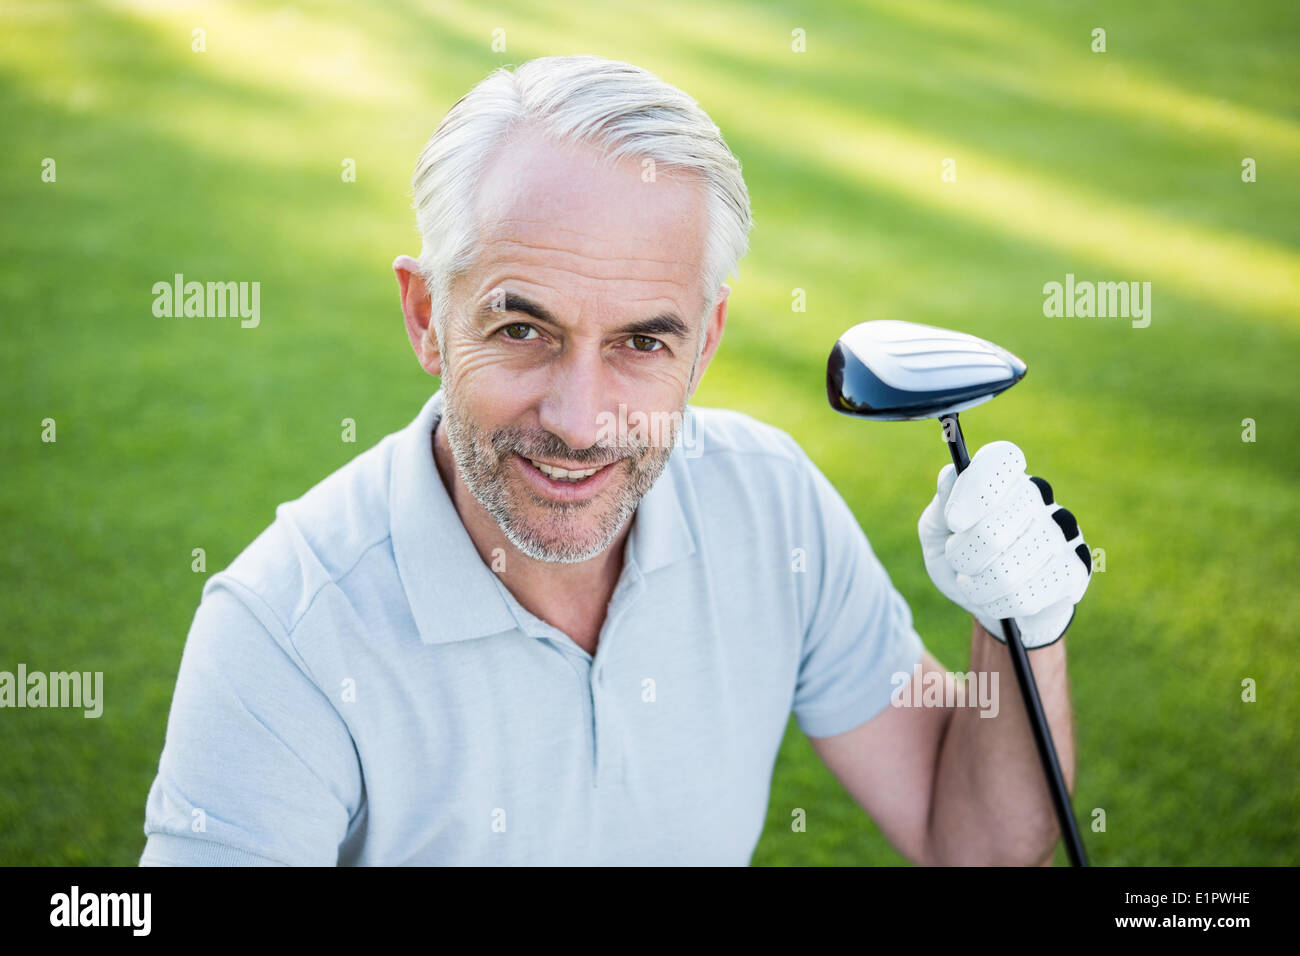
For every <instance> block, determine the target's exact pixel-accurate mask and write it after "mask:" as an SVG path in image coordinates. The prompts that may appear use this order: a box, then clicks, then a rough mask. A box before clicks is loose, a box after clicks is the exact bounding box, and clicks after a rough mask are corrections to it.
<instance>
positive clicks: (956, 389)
mask: <svg viewBox="0 0 1300 956" xmlns="http://www.w3.org/2000/svg"><path fill="white" fill-rule="evenodd" d="M1025 370H1026V369H1025V363H1024V362H1022V361H1021V360H1020V359H1018V358H1016V356H1014V355H1012V354H1011V353H1010V352H1008V351H1007V350H1006V349H1003V348H999V347H998V346H996V345H994V344H993V343H992V342H986V341H984V340H983V339H979V338H976V337H975V336H973V335H967V334H966V333H964V332H952V331H949V330H948V329H940V328H935V327H934V326H930V325H920V324H918V323H915V322H899V321H893V320H880V321H875V322H862V323H860V324H858V325H855V326H853V328H851V329H849V330H848V331H847V332H845V333H844V334H843V335H842V336H840V339H839V341H838V342H836V343H835V347H834V348H833V349H832V350H831V355H830V359H829V360H828V362H827V366H826V394H827V398H828V399H829V400H830V403H831V407H832V408H834V409H835V410H836V411H837V412H840V413H841V414H844V415H851V416H853V417H855V418H867V419H872V420H875V421H885V422H894V421H912V420H916V419H921V418H937V419H939V421H940V423H941V424H942V425H943V436H944V441H945V442H947V444H948V450H949V451H950V452H951V454H952V461H953V465H954V466H955V467H956V469H957V471H958V473H960V472H962V471H964V470H965V469H966V466H967V465H969V464H970V455H969V454H968V453H967V451H966V440H965V438H964V437H963V435H962V432H961V425H960V423H959V422H958V421H957V413H958V412H961V411H965V410H966V409H968V408H973V407H974V406H976V405H979V404H981V403H983V402H987V401H988V400H989V399H991V398H993V397H994V396H995V395H999V394H1001V393H1002V392H1005V391H1006V390H1007V389H1009V388H1010V387H1011V386H1012V385H1015V384H1016V382H1018V381H1020V380H1021V379H1022V378H1024V375H1025ZM1001 623H1002V635H1003V637H1004V638H1005V639H1006V643H1007V648H1008V650H1009V651H1010V652H1011V662H1012V665H1013V666H1014V668H1015V672H1016V680H1017V682H1018V683H1019V684H1020V693H1021V696H1022V697H1024V700H1025V707H1026V709H1027V710H1028V712H1029V723H1030V726H1031V727H1033V730H1034V740H1035V741H1036V742H1037V744H1038V755H1039V757H1040V758H1041V760H1042V762H1043V771H1044V773H1046V775H1047V785H1048V789H1049V790H1050V791H1051V794H1052V802H1053V804H1054V805H1055V807H1056V817H1057V820H1058V821H1059V823H1060V825H1061V835H1062V838H1063V839H1064V840H1065V846H1066V849H1067V850H1068V851H1069V854H1070V862H1071V864H1072V865H1074V866H1087V865H1088V860H1087V857H1086V856H1085V855H1084V852H1083V841H1082V839H1080V837H1079V829H1078V826H1077V825H1076V824H1075V820H1074V813H1073V810H1072V809H1071V807H1070V794H1069V791H1068V790H1066V788H1065V778H1064V777H1063V776H1062V775H1061V765H1060V762H1059V761H1058V759H1057V756H1056V747H1055V746H1054V745H1053V743H1052V733H1051V730H1050V729H1049V728H1048V725H1047V717H1046V715H1045V714H1044V713H1043V705H1042V702H1041V701H1040V700H1039V697H1038V686H1037V685H1036V684H1035V683H1034V675H1033V672H1032V671H1031V670H1030V668H1029V658H1028V656H1027V654H1026V652H1025V647H1024V644H1023V643H1022V642H1021V640H1020V628H1019V627H1017V626H1016V622H1015V621H1014V620H1012V619H1010V618H1005V619H1003V620H1002V622H1001Z"/></svg>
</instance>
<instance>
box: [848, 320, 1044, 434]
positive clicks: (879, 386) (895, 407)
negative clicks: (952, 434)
mask: <svg viewBox="0 0 1300 956" xmlns="http://www.w3.org/2000/svg"><path fill="white" fill-rule="evenodd" d="M1024 376H1025V363H1024V362H1022V361H1020V359H1018V358H1016V356H1014V355H1012V354H1011V353H1010V352H1008V351H1007V350H1006V349H1004V348H1000V347H999V346H996V345H994V344H993V343H992V342H986V341H984V340H983V339H980V338H976V337H975V336H973V335H967V334H966V333H965V332H952V331H950V330H948V329H940V328H935V327H934V326H932V325H920V324H918V323H916V322H898V321H894V320H888V319H882V320H879V321H875V322H862V323H860V324H858V325H855V326H853V328H851V329H849V330H848V331H847V332H845V333H844V334H843V335H841V336H840V339H839V341H838V342H836V343H835V348H833V349H831V356H830V359H829V360H828V362H827V365H826V397H827V398H828V399H829V400H830V403H831V408H833V409H835V410H836V411H837V412H840V413H842V414H844V415H852V416H854V417H856V418H870V419H873V420H875V421H885V422H895V421H912V420H914V419H918V418H938V417H940V416H942V415H947V414H951V413H953V412H960V411H963V410H965V409H967V408H973V407H974V406H976V405H979V404H981V403H982V402H987V401H988V400H989V399H990V398H992V397H993V396H995V395H998V394H1001V393H1002V392H1005V391H1006V390H1007V389H1009V388H1010V387H1011V386H1012V385H1015V384H1016V382H1018V381H1020V380H1021V379H1022V378H1024Z"/></svg>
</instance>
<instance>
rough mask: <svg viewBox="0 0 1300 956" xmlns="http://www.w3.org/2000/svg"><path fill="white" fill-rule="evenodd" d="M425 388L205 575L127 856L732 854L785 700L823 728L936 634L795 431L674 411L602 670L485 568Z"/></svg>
mask: <svg viewBox="0 0 1300 956" xmlns="http://www.w3.org/2000/svg"><path fill="white" fill-rule="evenodd" d="M441 408H442V392H441V391H439V392H437V393H436V394H435V395H434V396H433V397H432V398H431V399H430V400H429V401H428V403H427V404H426V405H425V407H424V409H423V410H422V411H421V412H420V414H419V416H418V417H417V418H416V419H415V421H414V422H412V423H411V424H410V425H409V426H407V427H406V428H405V429H403V430H401V431H399V432H396V433H394V434H392V435H389V436H388V437H386V438H385V439H383V441H381V442H380V443H379V444H378V445H376V446H375V447H373V448H371V449H369V450H368V451H366V452H364V453H363V454H361V455H359V456H358V457H356V458H355V459H353V460H352V461H351V462H349V463H348V464H347V465H345V466H344V467H343V468H341V469H339V470H338V471H337V472H335V473H334V474H332V475H330V476H329V477H328V478H326V479H325V480H324V481H322V482H321V483H320V484H318V485H317V486H316V487H314V488H312V489H311V490H310V491H308V492H307V493H306V494H305V495H303V496H302V497H301V498H299V499H297V500H296V501H292V502H288V503H286V504H283V505H281V506H280V507H279V508H278V509H277V511H276V519H275V521H274V523H273V524H272V525H271V526H270V527H269V528H267V529H266V530H265V531H264V532H263V533H262V534H261V535H260V536H259V537H258V538H257V539H256V540H255V541H254V542H253V543H252V544H251V545H250V546H249V547H248V548H247V549H246V550H245V551H244V552H243V553H242V554H240V555H239V557H237V558H236V559H235V561H234V562H233V563H232V564H231V565H230V567H228V568H227V569H226V570H224V571H222V572H220V573H219V574H215V575H213V576H212V578H210V579H209V580H208V582H207V585H206V587H205V588H204V589H203V599H202V602H201V603H200V605H199V608H198V611H197V613H196V614H195V617H194V623H193V625H192V627H191V629H190V632H189V637H188V639H187V641H186V644H185V650H184V653H183V655H182V659H181V665H180V675H179V677H178V679H177V682H176V690H175V696H174V698H173V701H172V708H171V715H170V718H169V720H168V725H167V738H166V744H165V746H164V748H163V752H162V757H161V760H160V762H159V768H158V775H157V777H156V779H155V780H154V782H153V785H152V787H151V788H150V791H149V795H148V801H147V805H146V812H145V826H144V831H145V834H146V835H147V836H148V843H147V845H146V846H145V849H144V853H143V855H142V857H141V859H140V862H141V864H142V865H166V864H201V865H206V864H289V865H300V864H308V865H336V864H339V865H358V864H360V865H372V864H382V865H404V864H413V865H429V864H560V865H570V864H572V865H607V864H614V865H618V864H709V865H737V864H738V865H746V864H748V863H749V861H750V857H751V855H752V854H753V851H754V847H755V845H756V844H757V842H758V839H759V836H760V834H761V832H762V830H763V823H764V818H765V815H766V811H767V804H768V796H769V789H770V785H771V778H772V768H773V765H774V763H775V761H776V755H777V750H778V748H779V746H780V744H781V740H782V737H783V735H784V732H785V729H786V726H787V723H788V721H789V717H790V714H791V712H793V713H794V715H795V718H796V720H797V722H798V725H799V727H800V729H802V730H803V731H804V732H805V733H806V734H808V735H810V736H830V735H833V734H838V733H841V732H843V731H846V730H849V729H851V728H853V727H856V726H858V725H859V724H861V723H863V722H865V721H867V720H869V719H870V718H872V717H873V716H875V715H876V714H877V713H879V712H880V711H882V710H883V709H884V708H885V707H887V706H888V704H889V698H890V694H891V692H892V690H893V689H894V685H893V684H892V683H891V677H892V676H893V675H894V674H895V673H897V672H900V671H902V672H906V673H909V674H910V673H911V671H912V668H913V666H914V665H915V664H916V663H917V662H918V660H919V659H920V656H921V654H922V651H923V648H922V643H921V640H920V638H919V637H918V636H917V634H916V632H915V630H914V629H913V627H912V617H911V613H910V611H909V609H908V606H907V604H906V602H905V601H904V600H903V598H902V596H901V595H900V594H899V593H898V592H897V591H896V590H895V589H894V587H893V585H892V584H891V583H890V580H889V577H888V575H887V574H886V572H885V570H884V568H883V567H882V566H881V564H880V562H879V561H878V560H877V559H876V557H875V555H874V554H873V553H872V551H871V548H870V546H869V545H868V542H867V539H866V538H865V536H864V535H863V533H862V531H861V529H860V528H859V526H858V524H857V522H856V520H855V519H854V517H853V514H852V513H851V512H850V510H849V508H848V506H847V505H846V504H845V503H844V500H843V499H842V498H841V497H840V495H839V494H838V493H837V492H836V491H835V490H834V488H833V487H832V486H831V485H830V483H829V482H828V481H827V480H826V478H825V477H824V476H823V475H822V474H821V472H820V471H819V470H818V469H817V467H816V466H815V465H814V464H813V463H812V461H811V460H810V459H809V458H808V457H807V456H806V455H805V454H804V452H803V451H802V450H801V449H800V448H799V446H798V445H797V444H796V443H795V442H794V441H793V440H792V439H791V438H790V437H789V436H788V435H786V434H785V433H784V432H782V431H780V430H779V429H776V428H774V427H772V426H770V425H766V424H763V423H761V422H758V421H756V420H754V419H753V418H750V417H749V416H747V415H744V414H741V413H739V412H734V411H728V410H723V409H711V408H696V407H693V406H688V409H687V414H688V415H690V416H694V421H693V422H688V423H686V425H685V426H684V427H683V434H684V435H687V436H692V437H693V440H692V441H691V443H690V445H689V447H688V446H687V445H686V444H679V445H678V447H676V448H675V449H674V450H673V452H672V455H671V456H670V457H669V461H668V464H667V466H666V467H665V469H664V472H663V474H662V475H661V476H660V478H659V480H658V481H657V482H656V483H655V485H654V486H653V487H652V488H651V489H650V491H649V492H648V493H647V494H646V495H645V497H644V498H643V499H642V500H641V503H640V505H639V506H638V508H637V510H636V513H635V517H634V520H633V524H632V528H631V530H630V532H629V534H628V539H627V544H626V550H625V557H624V564H623V569H622V574H621V577H620V578H619V581H618V585H617V587H616V589H615V591H614V595H613V598H612V600H611V601H610V604H609V609H608V613H607V616H606V619H605V622H604V626H603V628H602V629H601V632H600V639H599V642H598V644H597V647H596V653H595V655H594V657H593V656H592V655H591V654H588V653H587V652H586V651H584V650H583V649H582V648H580V647H579V646H578V645H577V644H576V643H574V641H573V640H571V639H570V638H569V637H568V636H567V635H565V634H564V633H562V632H561V631H559V630H557V629H556V628H554V627H552V626H550V625H549V624H547V623H546V622H545V621H543V620H541V619H540V618H538V617H536V616H534V615H533V614H531V613H530V612H529V611H527V610H526V609H525V608H524V607H523V606H522V605H520V604H519V602H518V601H516V600H515V599H514V597H513V596H512V595H511V594H510V592H509V591H508V590H507V589H506V588H505V586H504V585H503V584H502V582H501V580H500V579H499V578H498V577H497V575H496V574H495V573H493V571H492V570H491V569H490V568H489V567H488V566H487V565H486V564H484V562H483V561H482V559H481V558H480V557H479V554H478V552H477V551H476V550H475V548H474V545H473V543H472V542H471V541H470V538H469V535H468V534H467V532H466V531H465V527H464V525H463V524H462V523H461V521H460V518H459V516H458V514H457V512H456V510H455V507H454V506H453V504H452V502H451V499H450V498H449V497H448V494H447V491H446V488H445V487H444V485H443V483H442V481H441V479H440V477H439V475H438V472H437V468H436V466H435V464H434V459H433V452H432V448H431V442H430V436H431V434H432V432H433V429H434V426H435V423H436V421H437V417H438V416H439V414H440V412H441Z"/></svg>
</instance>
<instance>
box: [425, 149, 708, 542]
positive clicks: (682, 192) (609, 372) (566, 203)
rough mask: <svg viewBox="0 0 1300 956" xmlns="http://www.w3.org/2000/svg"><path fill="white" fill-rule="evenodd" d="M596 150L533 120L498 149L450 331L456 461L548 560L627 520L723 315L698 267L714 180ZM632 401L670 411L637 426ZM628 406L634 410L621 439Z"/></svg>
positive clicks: (667, 444) (450, 433) (447, 389)
mask: <svg viewBox="0 0 1300 956" xmlns="http://www.w3.org/2000/svg"><path fill="white" fill-rule="evenodd" d="M597 160H598V156H597V154H596V153H595V152H593V151H591V150H588V149H586V148H583V147H574V146H567V145H556V144H552V143H549V142H546V141H544V140H542V139H540V138H539V137H536V136H531V135H530V136H525V137H521V138H519V139H516V140H513V141H512V142H511V143H510V145H509V146H507V147H506V148H505V149H504V150H503V151H502V152H500V153H499V154H498V155H497V156H496V157H495V158H494V159H493V160H492V161H491V162H490V164H489V167H488V169H487V170H486V171H485V173H484V178H483V181H482V183H481V186H480V191H479V194H478V197H477V204H478V206H477V209H478V223H479V228H480V245H479V247H478V252H477V256H476V260H475V264H474V266H473V268H471V269H470V270H469V271H468V272H466V273H465V274H464V275H462V276H460V277H458V278H457V280H456V282H454V283H453V285H452V288H451V297H450V308H449V314H448V316H447V325H446V330H445V337H446V341H445V342H444V343H443V347H442V377H443V389H444V394H445V398H446V408H445V413H444V419H443V421H444V426H445V427H446V429H447V439H448V443H449V444H450V446H451V449H452V453H453V455H454V457H455V459H456V464H457V468H458V469H459V471H460V474H461V478H462V480H463V481H464V482H465V484H466V485H467V486H468V488H469V489H470V491H471V492H472V493H473V494H474V496H475V497H476V498H477V499H478V500H479V502H480V503H481V504H482V505H483V507H484V508H485V509H486V510H487V512H488V513H489V514H491V515H492V517H493V518H494V519H495V520H496V521H497V523H498V524H499V525H500V526H501V529H502V531H503V532H504V533H505V535H506V536H507V538H508V539H509V540H510V541H511V543H512V544H514V545H515V547H517V548H519V549H520V551H522V552H523V553H524V554H527V555H529V556H530V557H532V558H534V559H537V560H542V561H558V562H578V561H585V560H588V559H589V558H592V557H595V556H596V555H598V554H600V553H601V552H603V551H604V550H605V549H606V548H607V547H608V546H609V545H610V543H611V542H612V541H613V540H614V538H615V537H616V536H617V535H618V533H619V531H620V530H621V529H622V527H623V525H624V524H625V522H626V521H627V519H628V518H629V517H630V516H631V515H632V513H633V512H634V511H635V509H636V506H637V504H638V502H639V501H640V500H641V497H642V496H643V495H644V494H645V493H646V492H647V491H648V490H649V489H650V487H651V486H652V485H653V484H654V482H655V480H656V479H657V478H658V477H659V475H660V473H661V472H662V470H663V468H664V466H665V465H666V463H667V461H668V457H669V455H670V453H671V451H672V445H673V441H674V439H675V438H676V435H677V430H678V428H679V426H680V421H681V415H682V413H683V412H684V410H685V407H686V403H687V402H688V400H689V399H690V396H691V394H692V393H693V392H694V389H695V386H696V385H697V384H698V376H699V375H701V374H703V367H704V366H706V365H707V364H708V360H709V359H710V358H711V357H712V354H713V350H714V348H716V345H717V337H718V336H719V335H720V334H721V325H722V320H723V318H724V316H725V296H724V297H723V299H722V301H721V302H719V303H718V304H717V305H716V307H715V308H713V309H710V308H709V306H710V305H711V304H712V303H711V302H710V301H706V298H705V292H704V290H703V288H702V284H701V281H700V273H701V266H702V264H703V261H704V252H705V241H706V238H707V205H706V203H707V200H706V193H705V188H704V186H703V185H702V184H700V183H698V182H687V181H682V180H677V179H674V178H672V177H671V176H668V175H665V174H663V173H660V174H658V175H657V176H655V177H654V179H653V180H652V181H645V180H644V179H643V177H642V165H641V163H640V162H639V161H635V160H628V161H626V162H624V163H622V164H619V165H617V166H612V167H611V166H609V165H608V164H606V165H604V166H601V165H598V164H597ZM724 288H725V287H724ZM710 291H716V290H710ZM706 335H707V347H705V348H704V349H703V351H704V354H703V355H702V354H701V348H702V347H703V346H705V345H706ZM638 413H640V414H642V415H645V416H647V419H646V421H649V422H659V423H662V424H664V425H665V426H666V427H664V428H661V429H657V430H656V429H651V430H650V432H649V434H645V433H638V432H637V430H636V428H635V423H636V421H637V419H636V415H637V414H638ZM674 413H675V414H674ZM620 414H621V415H622V420H623V421H625V422H626V421H629V420H631V422H632V423H633V424H632V426H630V431H631V437H630V439H629V438H624V439H623V440H621V441H620V438H619V435H618V434H617V433H612V432H614V431H615V430H614V429H611V428H610V425H611V422H617V421H619V416H620ZM623 434H624V435H626V434H627V432H624V433H623ZM539 466H540V467H539ZM555 468H559V469H565V470H566V471H570V472H574V471H576V472H578V474H579V478H578V480H576V481H575V480H573V479H574V476H573V475H567V476H566V475H562V474H559V475H557V474H556V473H555V472H554V471H553V469H555ZM593 469H595V471H594V473H593V474H587V472H590V471H592V470H593ZM548 472H550V473H549V474H548Z"/></svg>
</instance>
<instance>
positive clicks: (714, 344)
mask: <svg viewBox="0 0 1300 956" xmlns="http://www.w3.org/2000/svg"><path fill="white" fill-rule="evenodd" d="M730 297H731V286H729V285H726V284H725V283H724V284H723V285H721V286H719V287H718V297H717V299H716V300H715V301H714V303H713V307H712V308H711V309H709V314H708V316H706V317H705V319H704V322H705V329H704V348H703V349H702V350H701V351H700V358H699V361H698V362H696V363H695V375H694V377H693V378H692V379H691V386H690V389H689V390H688V392H687V394H686V400H687V401H690V399H691V398H692V396H694V395H695V390H696V389H697V388H699V387H700V381H701V380H702V379H703V378H704V372H705V370H706V369H708V367H709V363H710V362H711V361H713V354H714V353H715V352H716V351H717V350H718V345H719V344H720V343H721V342H722V330H723V329H724V328H725V327H726V325H727V300H728V299H729V298H730Z"/></svg>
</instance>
